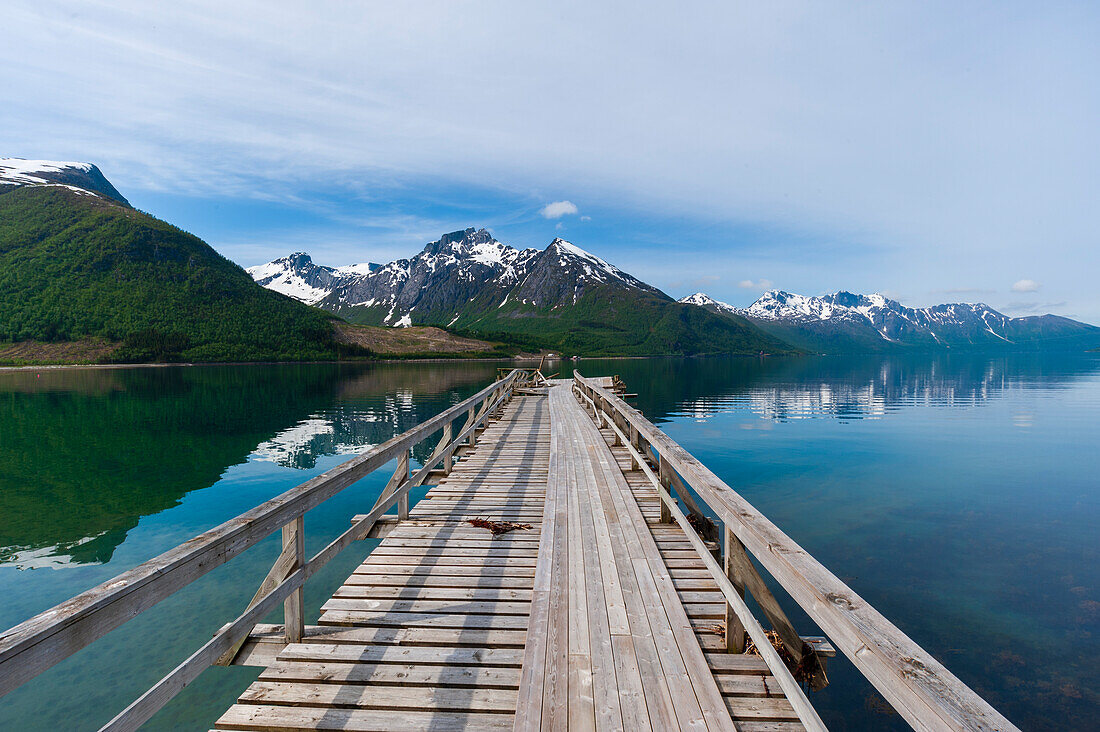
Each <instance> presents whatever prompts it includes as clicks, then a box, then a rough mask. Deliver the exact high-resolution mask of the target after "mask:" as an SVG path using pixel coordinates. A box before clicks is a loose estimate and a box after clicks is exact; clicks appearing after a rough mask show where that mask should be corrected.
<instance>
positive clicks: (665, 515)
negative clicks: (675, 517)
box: [658, 458, 675, 524]
mask: <svg viewBox="0 0 1100 732" xmlns="http://www.w3.org/2000/svg"><path fill="white" fill-rule="evenodd" d="M669 470H671V468H669V467H668V463H667V462H665V460H664V459H663V458H662V459H660V460H658V471H659V476H660V478H661V485H663V486H664V487H665V490H667V491H668V494H669V495H670V496H675V494H674V493H673V492H672V488H671V486H672V477H671V476H670V475H669ZM661 523H662V524H671V523H672V511H670V510H669V508H668V506H667V505H665V502H664V501H661Z"/></svg>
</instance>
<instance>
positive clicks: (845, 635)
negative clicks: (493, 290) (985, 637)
mask: <svg viewBox="0 0 1100 732" xmlns="http://www.w3.org/2000/svg"><path fill="white" fill-rule="evenodd" d="M573 388H574V391H575V392H576V393H578V394H579V395H580V396H581V397H582V398H583V399H584V401H585V402H586V403H587V404H588V405H589V406H590V408H591V409H592V411H593V416H594V417H595V418H596V419H597V422H598V423H599V424H600V425H601V426H602V425H606V426H608V427H611V428H612V430H613V432H614V434H615V435H616V439H617V441H622V442H623V443H625V444H627V445H629V446H630V448H631V454H632V460H633V462H634V463H637V464H638V465H639V467H642V466H644V468H643V469H644V470H646V471H647V475H649V476H650V478H651V481H653V482H654V483H655V485H656V486H657V487H658V495H660V496H661V500H662V513H661V517H662V520H665V521H671V520H674V519H675V520H676V521H677V523H679V524H680V525H681V526H682V527H684V531H685V533H687V534H688V537H689V539H691V540H692V543H693V544H698V545H699V546H697V548H701V547H702V539H701V537H700V536H699V535H698V534H697V533H696V530H695V528H694V527H693V526H692V525H691V521H689V519H688V517H687V516H686V515H685V514H684V512H682V511H680V508H679V505H678V503H677V501H676V498H674V497H673V496H672V492H673V491H674V492H675V493H676V494H677V496H678V497H679V499H680V500H681V501H682V502H683V504H684V505H685V506H686V507H688V513H689V514H698V515H700V516H702V511H701V507H699V506H698V505H697V502H696V500H695V496H698V498H699V499H700V500H701V501H703V503H705V504H706V506H707V507H708V508H709V509H710V511H711V512H712V513H713V515H714V516H716V517H717V518H718V520H719V521H721V522H722V525H723V530H722V532H721V533H722V534H723V542H722V543H723V566H722V567H721V568H720V569H718V568H717V565H716V563H715V568H712V571H713V572H714V573H715V574H716V575H718V576H717V577H716V579H718V580H719V582H718V584H719V587H720V588H721V589H722V592H723V594H724V595H725V597H726V599H727V602H728V603H729V604H730V608H731V616H730V618H729V621H730V625H729V627H728V628H727V642H729V643H730V644H731V645H732V646H736V645H737V644H738V641H737V637H738V635H739V632H740V629H739V628H737V623H739V624H740V625H741V626H742V627H743V629H744V630H745V631H747V632H748V634H749V636H750V637H751V639H752V640H753V643H754V644H755V645H756V647H757V649H758V650H759V651H760V652H761V654H762V655H763V656H764V658H765V661H768V665H769V667H772V660H774V659H771V657H770V654H769V653H768V652H767V651H766V650H765V649H764V647H763V646H762V645H761V641H760V640H758V639H757V638H758V636H759V632H758V630H759V626H758V625H757V624H756V621H755V619H753V618H752V615H751V613H749V611H748V608H747V606H745V603H744V600H743V599H742V598H743V595H744V593H745V591H746V590H747V591H748V592H749V593H751V594H752V596H753V598H754V599H755V600H756V601H757V604H758V605H759V606H760V608H761V610H762V611H763V612H764V614H765V615H766V616H767V618H768V620H769V622H770V623H771V624H772V627H773V629H774V630H775V631H776V632H777V633H778V634H779V635H780V637H781V639H782V641H783V646H784V648H785V649H786V650H787V651H788V652H789V653H791V655H792V657H794V658H796V659H797V660H801V659H802V658H803V657H804V656H805V655H806V654H807V653H808V652H810V651H812V649H808V648H806V647H805V646H804V643H803V640H802V639H801V638H800V637H799V635H798V633H796V632H795V631H794V628H793V626H792V625H791V623H790V620H788V619H787V617H786V615H785V614H783V611H782V609H781V608H780V607H779V603H778V602H776V600H775V598H774V597H773V596H772V594H771V592H770V591H769V590H768V588H767V586H766V585H765V583H764V581H763V580H762V579H761V578H760V576H759V574H758V573H757V572H756V569H755V567H754V566H753V564H752V562H751V561H749V557H748V555H749V554H751V555H752V556H753V557H755V558H756V560H757V561H758V562H759V563H760V565H761V566H762V567H763V568H764V569H765V570H767V572H768V573H770V574H771V576H772V577H773V578H774V579H775V581H776V582H777V583H778V584H779V585H780V586H781V587H782V588H783V589H784V590H785V591H786V592H787V593H788V594H789V595H790V597H791V598H792V599H793V600H794V601H795V602H797V603H798V604H799V606H800V607H801V608H802V609H803V610H804V611H805V612H806V614H807V615H808V616H809V617H810V618H811V619H812V620H813V621H814V622H815V623H817V625H818V627H820V628H821V630H822V631H823V632H824V633H825V634H826V635H827V636H828V637H829V640H830V641H831V642H832V644H833V645H834V646H835V647H836V648H838V649H839V650H840V651H841V652H842V653H844V655H845V656H847V657H848V659H849V660H851V661H852V663H853V664H854V665H855V667H856V668H857V669H859V671H860V672H861V673H862V674H863V675H864V676H865V677H866V678H867V679H868V681H870V682H871V684H872V685H873V686H874V687H875V688H876V689H877V690H878V691H879V693H881V694H882V695H883V697H885V698H886V700H887V701H888V702H889V703H890V704H891V705H892V706H893V707H894V709H895V710H896V711H897V712H898V714H900V715H901V716H902V717H903V718H904V719H905V720H906V721H907V722H908V723H909V724H910V725H912V726H913V728H914V729H918V730H945V729H947V730H1015V729H1016V727H1015V726H1013V724H1012V723H1011V722H1009V721H1008V720H1007V719H1006V718H1005V717H1004V716H1002V715H1001V714H1000V713H999V712H998V711H997V710H995V709H994V708H993V707H992V706H990V705H989V704H988V703H987V702H986V701H985V700H984V699H982V698H981V697H980V696H978V695H977V694H976V693H975V692H974V691H973V690H972V689H970V688H969V687H968V686H966V685H965V684H963V683H962V682H961V681H960V680H959V679H958V678H956V677H955V676H954V675H953V674H951V672H950V671H948V670H947V669H946V668H945V667H944V666H943V665H942V664H940V663H939V662H938V661H936V659H934V658H933V657H932V656H931V655H930V654H929V653H927V652H926V651H925V650H924V649H923V648H921V647H920V646H918V645H917V644H916V643H914V642H913V641H912V640H911V639H910V638H909V637H908V636H906V635H905V634H904V633H902V632H901V631H900V630H899V629H898V628H897V627H896V626H894V625H893V624H892V623H891V622H890V621H889V620H887V619H886V618H885V617H884V616H883V615H882V614H881V613H879V612H878V611H877V610H875V609H874V608H873V607H871V606H870V605H869V604H868V603H867V602H866V601H864V600H863V599H862V598H861V597H859V595H857V594H856V593H855V592H853V591H852V589H851V588H850V587H848V586H847V585H846V584H844V583H843V582H841V581H840V580H839V579H838V578H837V577H836V576H835V575H834V574H832V573H831V572H830V571H829V570H827V569H826V568H825V567H824V566H822V564H821V563H820V562H818V561H817V560H816V559H814V558H813V557H812V556H810V554H808V553H807V552H806V551H805V550H804V549H802V547H800V546H799V545H798V544H796V543H795V542H794V541H793V540H792V539H791V538H790V537H789V536H787V535H786V534H784V533H783V532H782V531H780V530H779V528H778V527H776V526H775V524H773V523H772V522H771V521H769V520H768V519H767V518H765V517H764V515H763V514H761V513H760V512H759V511H758V510H757V509H756V508H755V507H753V506H752V504H750V503H749V502H748V501H746V500H745V499H744V498H743V497H741V496H740V495H739V494H738V493H737V492H736V491H734V490H733V489H732V488H731V487H730V486H729V485H727V484H726V483H725V482H723V481H722V480H721V479H720V478H718V476H716V475H715V474H714V473H712V472H711V471H710V470H709V469H707V467H706V466H705V465H703V464H702V463H700V462H699V461H698V460H696V459H695V458H694V457H693V456H692V455H691V454H689V453H688V452H687V451H686V450H684V448H682V447H680V445H678V444H676V442H675V441H673V440H672V438H670V437H669V436H668V435H666V434H665V433H664V432H662V431H661V430H659V429H657V427H656V426H654V425H653V424H652V423H651V422H650V421H649V420H647V419H646V418H645V417H644V416H642V414H641V413H640V412H639V411H638V410H636V409H634V408H633V407H631V406H629V405H628V404H626V403H625V402H624V401H623V400H622V399H620V398H619V397H618V396H617V395H615V394H614V393H612V392H611V391H609V390H608V389H606V388H604V387H602V386H600V385H599V384H597V383H596V381H595V380H594V379H586V378H585V377H583V376H581V374H580V373H579V372H577V371H574V372H573ZM647 463H651V464H652V466H653V467H652V468H650V466H649V465H648V464H647ZM654 471H656V472H654ZM693 493H694V495H693ZM695 523H696V525H698V521H696V522H695ZM703 533H704V534H705V533H706V530H705V529H704V531H703ZM708 567H710V564H708ZM733 621H736V622H733ZM753 626H757V627H755V628H754V627H753ZM742 637H743V636H742ZM764 645H767V647H768V649H771V646H770V644H767V643H766V642H765V644H764ZM731 650H736V648H731ZM773 652H774V651H773ZM795 652H797V654H798V655H796V653H795ZM772 668H773V670H774V667H772ZM777 680H779V681H780V683H781V684H783V686H784V691H785V692H787V691H788V689H787V686H788V685H789V680H786V679H784V678H783V677H782V676H780V675H777ZM788 697H789V698H791V694H790V693H789V692H788ZM791 702H792V704H793V705H794V706H795V710H796V711H797V712H798V713H799V716H800V717H801V718H802V719H803V722H807V719H806V718H805V717H803V713H804V712H805V711H806V710H805V709H804V708H800V702H799V700H797V697H795V698H791ZM814 717H816V714H815V715H814ZM818 721H820V720H818ZM808 726H812V725H808Z"/></svg>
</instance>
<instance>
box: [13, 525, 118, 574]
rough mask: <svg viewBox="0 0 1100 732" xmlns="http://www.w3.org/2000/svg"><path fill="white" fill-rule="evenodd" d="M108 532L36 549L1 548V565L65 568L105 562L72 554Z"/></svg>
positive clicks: (23, 567)
mask: <svg viewBox="0 0 1100 732" xmlns="http://www.w3.org/2000/svg"><path fill="white" fill-rule="evenodd" d="M106 533H107V532H106V531H104V532H102V533H99V534H96V535H95V536H87V537H84V538H83V539H81V540H80V541H74V542H70V543H67V544H58V545H55V546H43V547H38V548H36V549H30V548H24V547H3V548H0V567H15V568H16V569H19V570H23V569H65V568H67V567H76V566H86V565H88V564H103V562H100V561H91V562H90V561H88V560H87V559H79V560H78V559H76V558H75V557H73V556H72V550H73V549H75V548H77V547H78V546H81V545H83V544H87V543H88V542H90V541H94V540H96V539H98V538H99V537H101V536H103V535H104V534H106Z"/></svg>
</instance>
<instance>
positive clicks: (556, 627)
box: [217, 382, 802, 732]
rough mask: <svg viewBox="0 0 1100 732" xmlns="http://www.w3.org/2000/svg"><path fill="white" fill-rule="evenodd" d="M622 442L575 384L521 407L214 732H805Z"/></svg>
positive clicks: (516, 402)
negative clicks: (728, 636)
mask: <svg viewBox="0 0 1100 732" xmlns="http://www.w3.org/2000/svg"><path fill="white" fill-rule="evenodd" d="M612 442H613V438H612V434H611V433H610V432H609V431H606V430H605V432H604V433H602V434H601V432H600V430H598V429H597V428H596V425H595V423H594V422H593V421H592V419H591V417H589V415H588V414H587V413H586V412H585V411H584V410H583V409H582V408H581V407H580V405H579V404H578V403H577V401H576V399H575V398H574V396H573V395H572V394H571V393H570V390H569V386H568V382H556V383H555V385H554V386H553V387H552V388H551V389H549V391H548V393H544V394H534V395H526V396H517V397H516V398H514V399H513V400H512V401H511V402H509V403H508V404H507V406H505V407H504V409H503V410H502V414H501V415H500V416H499V418H496V419H494V420H493V421H491V422H490V424H489V426H488V427H487V429H486V430H485V431H484V432H483V433H482V434H481V435H480V437H479V438H478V442H477V445H476V446H475V447H474V448H473V449H472V450H470V451H469V452H467V453H466V454H465V455H464V456H463V459H462V460H461V461H460V462H458V463H457V464H456V465H455V467H454V469H453V470H452V471H451V473H450V475H448V476H447V477H445V478H442V479H441V480H440V481H439V485H438V486H436V487H434V488H432V489H431V490H430V491H429V492H428V495H427V498H425V499H424V500H422V501H420V502H419V503H418V504H416V506H414V507H413V509H412V510H411V511H410V516H409V520H408V521H403V522H401V523H400V524H398V525H397V526H396V527H395V528H394V529H393V530H392V531H391V533H390V534H389V535H387V536H386V538H385V539H383V540H382V542H381V543H380V544H379V546H378V547H377V548H375V550H374V551H372V552H371V554H370V556H369V557H368V558H367V559H366V560H365V561H364V562H363V564H362V565H360V566H359V567H358V568H357V569H356V570H355V572H354V573H353V574H352V576H351V577H349V578H348V580H347V581H346V582H345V583H344V585H343V586H342V587H341V588H340V589H339V590H338V591H337V592H336V593H335V594H334V595H333V597H332V598H331V599H330V600H329V601H328V602H326V603H325V605H324V607H323V611H322V615H321V618H320V624H321V625H322V626H326V627H325V629H324V630H323V632H315V633H311V634H307V636H306V637H305V638H304V639H303V642H301V643H294V644H290V645H288V646H286V647H285V648H284V649H283V650H282V651H281V652H280V653H279V655H278V658H277V660H276V661H274V662H273V663H272V665H271V666H269V667H268V668H266V669H265V670H264V671H263V672H262V673H261V674H260V677H259V679H258V681H256V683H254V684H252V685H251V686H250V687H249V688H248V689H247V690H246V691H245V693H244V694H243V695H242V696H241V697H240V699H239V701H238V703H237V704H236V705H234V706H233V707H231V708H230V709H229V710H228V711H227V712H226V713H225V715H223V716H222V718H221V719H220V720H219V721H218V725H217V726H218V728H219V729H225V730H229V729H233V730H283V729H347V730H451V729H509V728H515V729H520V730H539V729H547V730H550V729H553V730H557V729H567V728H568V729H578V730H580V729H585V730H605V729H618V730H640V729H697V730H728V729H746V730H756V731H757V732H764V731H765V730H771V731H776V732H780V731H784V732H785V731H786V730H794V729H801V728H802V727H801V725H800V724H799V723H798V722H797V717H796V716H795V714H794V711H793V709H792V708H791V706H790V704H789V703H788V702H787V700H786V699H784V698H783V696H782V694H781V692H780V691H779V689H778V685H777V684H776V682H775V680H774V678H772V677H771V676H770V672H769V671H768V669H767V666H766V665H765V664H764V662H763V661H762V660H761V659H760V658H759V657H757V656H747V655H744V654H736V655H732V654H726V653H723V652H722V651H723V649H724V647H725V643H724V639H723V636H722V622H723V619H724V617H725V607H726V606H725V603H724V600H723V596H722V594H721V592H720V591H719V589H718V587H717V586H716V584H715V583H714V580H713V579H711V578H710V575H709V574H708V572H707V570H706V569H705V566H704V564H703V562H702V560H701V559H700V558H699V556H698V555H697V554H696V553H695V551H694V550H693V549H692V547H691V545H690V544H689V542H688V541H687V539H686V537H685V536H684V534H683V532H682V531H681V530H680V528H679V527H678V526H676V525H675V524H661V523H660V501H659V498H658V496H657V493H656V491H655V490H654V488H653V487H652V485H650V484H649V483H648V481H647V480H646V479H645V476H644V474H642V473H641V471H637V470H632V469H631V464H630V456H629V453H628V452H627V451H626V449H625V448H623V447H615V446H613V445H612V444H611V443H612ZM473 518H486V519H491V520H494V521H517V522H522V523H528V524H531V529H529V530H519V531H514V532H511V533H508V534H504V535H501V536H498V537H496V538H493V536H492V535H491V534H490V533H489V532H488V531H487V530H485V529H480V528H476V527H474V526H472V525H470V524H469V523H468V520H469V519H473Z"/></svg>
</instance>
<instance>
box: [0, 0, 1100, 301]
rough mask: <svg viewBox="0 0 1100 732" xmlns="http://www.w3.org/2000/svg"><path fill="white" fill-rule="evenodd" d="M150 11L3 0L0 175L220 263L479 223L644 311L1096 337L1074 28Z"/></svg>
mask: <svg viewBox="0 0 1100 732" xmlns="http://www.w3.org/2000/svg"><path fill="white" fill-rule="evenodd" d="M153 7H154V6H152V5H150V4H149V3H145V2H138V1H136V0H117V1H115V2H96V1H95V0H90V1H89V0H85V1H83V2H79V3H77V2H55V1H54V0H33V1H27V0H9V2H6V3H5V7H4V11H3V20H4V23H3V25H4V26H5V30H4V31H3V39H4V42H3V43H0V82H2V83H0V102H2V103H0V141H3V145H2V147H3V149H2V150H0V155H12V156H19V157H28V158H48V159H61V160H82V161H90V162H94V163H96V164H98V165H99V166H100V167H101V169H102V170H103V171H104V173H105V174H106V175H107V177H108V178H110V179H111V180H112V182H114V183H115V185H116V186H117V187H118V188H119V189H120V190H121V191H122V192H123V193H124V194H125V195H126V196H127V197H128V198H129V199H130V201H131V202H132V203H134V204H135V205H136V206H138V207H139V208H142V209H144V210H147V211H149V212H151V213H153V214H155V215H157V216H159V217H161V218H164V219H166V220H168V221H171V222H172V223H175V224H177V225H179V226H181V227H183V228H185V229H187V230H189V231H192V232H194V233H196V234H198V235H199V236H201V237H203V238H204V239H206V240H207V241H208V242H210V243H211V244H212V245H213V246H214V247H215V248H217V249H218V250H219V251H221V252H222V253H223V254H225V255H226V256H228V257H230V258H232V259H234V260H235V261H237V262H239V263H241V264H243V265H251V264H257V263H259V262H262V261H266V260H268V259H271V258H273V257H275V256H280V255H282V254H286V253H288V252H290V251H297V250H301V251H307V252H309V253H311V254H312V255H313V256H314V259H315V260H316V261H319V262H321V263H324V264H334V265H335V264H345V263H350V262H356V261H365V260H371V261H388V260H389V259H392V258H394V257H399V256H409V255H411V254H413V253H414V252H416V251H418V250H419V249H420V248H421V247H422V246H423V244H424V243H425V242H427V241H429V240H431V239H434V238H437V237H438V236H439V234H441V233H443V232H445V231H450V230H454V229H457V228H464V227H466V226H477V227H481V226H484V227H487V228H489V229H491V230H492V231H493V232H494V233H495V234H496V235H497V237H498V238H499V239H501V240H502V241H506V242H508V243H510V244H513V245H516V246H531V247H543V246H545V245H546V244H547V243H549V241H550V240H551V239H552V238H553V237H554V236H562V237H564V238H567V239H569V240H571V241H573V242H575V243H576V244H578V245H580V246H582V247H584V248H586V249H589V250H590V251H593V252H595V253H597V254H599V255H601V256H603V257H604V258H605V259H608V260H610V261H612V262H613V263H615V264H617V265H618V266H620V267H622V268H623V269H626V270H627V271H630V272H632V273H633V274H636V275H638V276H639V277H642V278H643V279H645V280H647V281H649V282H652V283H653V284H655V285H657V286H659V287H661V288H662V289H664V290H666V291H667V292H669V294H672V295H674V296H681V295H685V294H689V293H691V292H693V291H696V290H703V291H706V292H709V293H710V294H712V295H714V296H716V297H718V298H720V299H724V300H727V301H729V302H732V303H735V304H747V303H749V302H751V301H752V300H753V299H755V297H756V296H757V295H759V293H760V292H761V291H762V290H763V289H765V288H767V287H770V286H774V287H779V288H783V289H787V290H791V291H797V292H802V293H806V294H819V293H823V292H829V291H834V290H837V289H849V290H853V291H865V292H870V291H882V292H885V293H887V294H889V295H891V296H893V297H896V298H898V299H900V300H902V301H903V302H905V303H906V304H910V305H916V306H920V305H928V304H932V303H935V302H943V301H954V300H963V301H979V300H980V301H984V302H988V303H989V304H990V305H993V306H994V307H997V308H999V309H1002V310H1004V311H1006V312H1008V313H1010V314H1013V315H1023V314H1031V313H1036V312H1055V313H1060V314H1065V315H1070V316H1073V317H1078V318H1081V319H1084V320H1087V321H1091V322H1094V323H1100V287H1097V280H1098V275H1100V255H1098V254H1097V252H1098V251H1100V246H1098V245H1100V241H1098V238H1100V235H1098V234H1097V231H1098V228H1097V226H1096V220H1095V219H1096V215H1095V213H1094V210H1095V209H1097V208H1098V205H1097V202H1098V201H1100V173H1098V171H1100V139H1098V138H1100V133H1098V132H1097V130H1098V129H1100V125H1098V124H1097V122H1098V120H1100V85H1097V84H1096V83H1095V76H1096V71H1097V69H1100V44H1096V42H1095V39H1096V38H1097V37H1100V11H1098V9H1097V6H1096V5H1095V4H1094V3H1057V2H1054V3H1044V4H1041V5H1040V4H1034V3H1011V2H1001V3H982V2H973V3H938V2H920V3H847V4H843V5H835V6H826V5H825V4H810V3H785V2H778V3H766V4H763V3H751V4H750V3H708V2H698V3H691V4H687V5H685V4H673V3H647V2H632V3H618V2H614V3H612V2H606V3H598V4H596V3H573V2H555V3H552V4H551V3H546V4H544V5H543V6H541V7H538V6H534V5H533V4H526V3H514V2H464V3H452V2H417V3H371V2H361V3H347V2H314V3H309V4H308V6H307V4H301V3H295V4H291V3H283V2H263V3H259V2H233V3H226V2H224V1H219V2H176V3H172V4H171V7H164V6H163V5H162V4H158V7H156V9H155V10H154V9H152V8H153ZM561 201H569V202H571V203H572V204H574V206H575V209H576V212H575V213H572V212H570V213H564V214H563V215H561V216H560V217H557V218H547V217H546V216H544V215H543V214H542V213H541V212H542V210H543V209H544V207H545V206H547V204H550V203H553V202H561ZM564 208H566V209H569V210H570V211H571V210H572V209H571V208H570V207H564Z"/></svg>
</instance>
